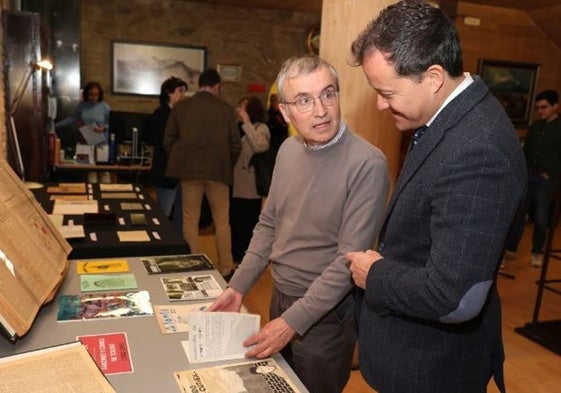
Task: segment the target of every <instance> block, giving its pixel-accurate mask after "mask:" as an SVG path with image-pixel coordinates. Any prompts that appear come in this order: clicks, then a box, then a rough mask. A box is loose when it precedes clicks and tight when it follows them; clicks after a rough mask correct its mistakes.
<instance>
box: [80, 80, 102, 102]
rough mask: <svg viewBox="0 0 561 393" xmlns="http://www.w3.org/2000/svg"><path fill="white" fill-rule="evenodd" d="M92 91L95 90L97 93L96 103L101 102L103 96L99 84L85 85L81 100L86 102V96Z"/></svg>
mask: <svg viewBox="0 0 561 393" xmlns="http://www.w3.org/2000/svg"><path fill="white" fill-rule="evenodd" d="M92 89H97V91H98V93H99V97H97V101H98V102H101V101H103V96H104V92H103V87H101V84H99V82H88V83H86V86H84V89H83V90H82V99H83V100H84V101H88V99H89V98H88V94H90V90H92Z"/></svg>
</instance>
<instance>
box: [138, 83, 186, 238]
mask: <svg viewBox="0 0 561 393" xmlns="http://www.w3.org/2000/svg"><path fill="white" fill-rule="evenodd" d="M186 91H187V83H185V82H184V81H183V80H182V79H180V78H176V77H174V76H172V77H170V78H168V79H166V80H165V81H164V82H163V83H162V86H161V88H160V106H159V107H158V108H157V109H156V110H155V111H154V113H152V115H151V116H150V117H149V118H148V120H147V121H146V125H145V127H144V134H143V137H144V141H145V142H146V144H147V145H150V146H152V147H153V153H152V168H151V170H150V184H152V185H154V186H156V197H157V200H158V206H159V207H160V209H162V211H163V212H164V214H165V215H166V216H167V217H168V218H169V219H170V220H171V221H172V222H173V223H174V224H176V226H177V228H178V229H179V230H181V228H182V215H181V194H180V191H179V184H178V182H177V179H172V178H169V177H166V176H165V171H166V166H167V163H168V159H167V154H166V150H165V149H164V143H163V140H164V131H165V128H166V122H167V120H168V117H169V114H170V112H171V108H173V106H174V105H175V103H176V102H177V101H179V100H180V99H182V98H183V97H184V96H185V92H186Z"/></svg>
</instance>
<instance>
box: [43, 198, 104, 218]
mask: <svg viewBox="0 0 561 393" xmlns="http://www.w3.org/2000/svg"><path fill="white" fill-rule="evenodd" d="M98 211H99V208H98V205H97V201H96V200H94V199H88V200H82V201H68V200H60V199H57V200H56V201H55V204H54V206H53V213H52V214H65V215H70V214H74V215H80V214H84V213H97V212H98Z"/></svg>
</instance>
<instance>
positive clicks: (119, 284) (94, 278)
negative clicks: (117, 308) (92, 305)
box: [80, 274, 138, 292]
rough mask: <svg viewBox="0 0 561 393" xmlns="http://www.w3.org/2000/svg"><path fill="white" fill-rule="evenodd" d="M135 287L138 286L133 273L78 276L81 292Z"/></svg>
mask: <svg viewBox="0 0 561 393" xmlns="http://www.w3.org/2000/svg"><path fill="white" fill-rule="evenodd" d="M136 288H138V284H137V283H136V279H135V278H134V274H82V275H81V276H80V290H81V291H82V292H92V291H113V290H118V289H136Z"/></svg>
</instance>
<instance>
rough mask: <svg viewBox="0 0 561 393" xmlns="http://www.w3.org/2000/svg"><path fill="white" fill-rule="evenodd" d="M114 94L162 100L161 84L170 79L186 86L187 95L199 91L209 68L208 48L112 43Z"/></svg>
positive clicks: (112, 90) (112, 86)
mask: <svg viewBox="0 0 561 393" xmlns="http://www.w3.org/2000/svg"><path fill="white" fill-rule="evenodd" d="M111 54H112V60H111V64H112V68H111V71H112V75H111V92H112V93H114V94H132V95H146V96H159V95H160V88H161V85H162V82H163V81H164V80H166V79H167V78H169V77H171V76H175V77H177V78H181V79H182V80H184V81H185V82H186V83H187V91H186V95H193V94H195V92H196V91H197V90H198V79H199V74H200V73H201V72H202V71H203V70H204V69H205V67H206V48H205V47H201V46H182V45H170V44H160V43H145V42H127V41H113V42H112V51H111Z"/></svg>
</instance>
